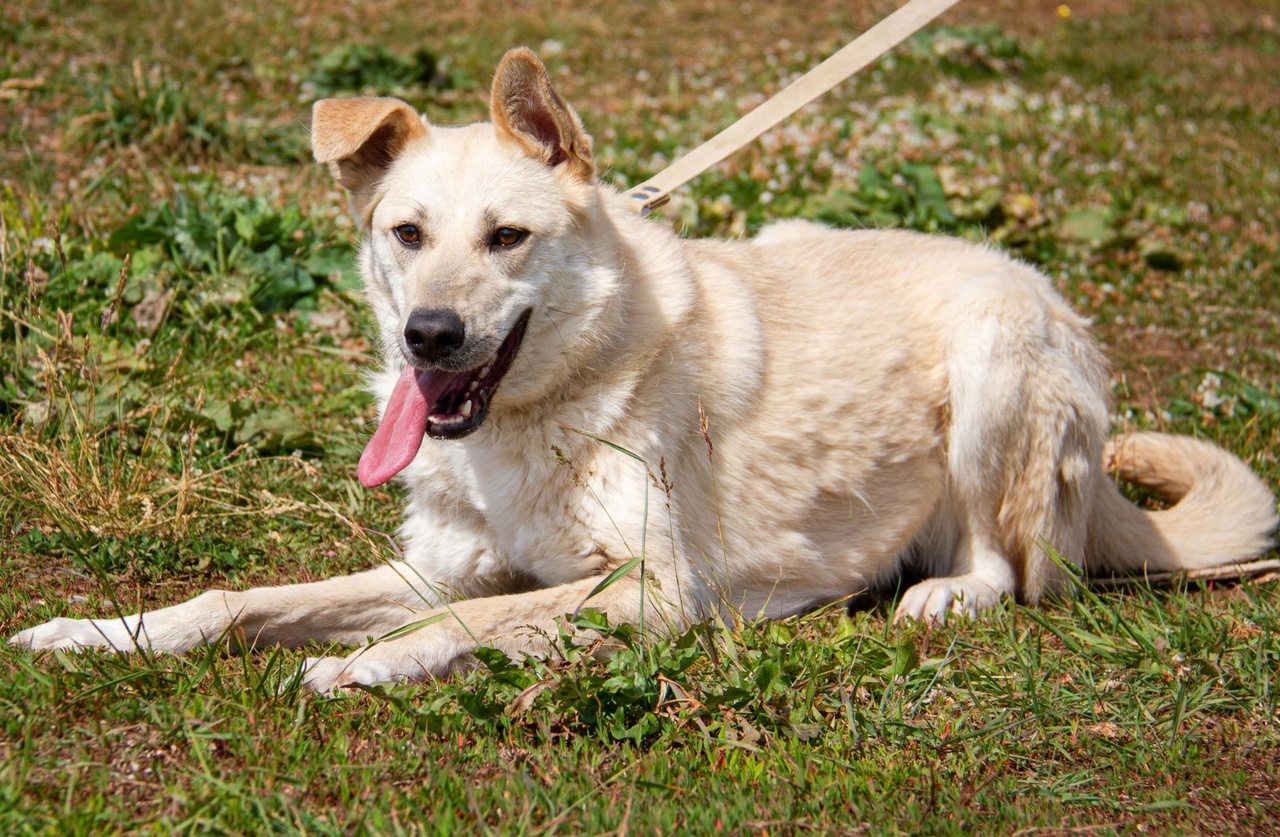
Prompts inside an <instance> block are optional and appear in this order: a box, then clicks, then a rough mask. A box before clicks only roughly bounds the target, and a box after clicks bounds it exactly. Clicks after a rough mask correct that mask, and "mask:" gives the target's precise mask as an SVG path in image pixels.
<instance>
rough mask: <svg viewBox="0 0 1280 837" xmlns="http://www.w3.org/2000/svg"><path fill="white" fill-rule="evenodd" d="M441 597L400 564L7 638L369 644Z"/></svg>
mask: <svg viewBox="0 0 1280 837" xmlns="http://www.w3.org/2000/svg"><path fill="white" fill-rule="evenodd" d="M440 601H441V600H440V598H439V597H438V596H437V595H436V592H435V591H434V590H433V589H432V588H431V586H430V585H429V584H427V583H426V582H424V581H423V580H422V579H421V577H420V576H419V575H418V574H417V572H416V571H415V570H414V569H413V568H411V567H409V566H408V565H406V564H403V563H401V562H394V563H391V564H388V565H387V566H384V567H379V568H377V569H374V570H369V571H367V572H363V573H357V574H355V575H349V576H344V577H341V578H333V579H329V580H328V581H319V582H315V583H311V584H291V585H287V586H283V587H258V588H255V589H252V590H246V591H244V592H239V593H233V592H227V591H223V590H210V591H208V592H206V593H202V594H201V595H199V596H196V597H195V598H194V599H191V600H190V601H187V602H184V603H182V604H180V605H174V606H173V607H166V608H163V609H161V610H153V611H149V612H147V613H142V614H133V615H130V616H122V617H118V618H114V619H53V620H51V621H49V622H46V623H44V624H43V625H38V626H36V627H34V628H28V629H27V630H25V631H22V632H20V633H18V634H17V635H16V636H14V637H13V638H12V639H10V640H9V641H10V642H11V643H14V644H15V645H25V646H27V647H30V648H32V649H36V650H40V649H51V648H101V649H106V650H114V651H133V650H135V649H149V650H153V651H171V652H182V651H187V650H190V649H191V648H194V647H196V646H199V645H208V644H210V643H213V642H218V641H220V640H223V639H226V640H227V641H229V642H232V643H235V644H239V645H245V646H251V647H252V646H263V645H285V646H298V645H304V644H306V643H308V642H311V641H317V642H351V643H356V642H363V641H365V640H367V639H369V638H370V637H372V636H378V635H381V634H384V633H386V632H387V631H390V630H393V629H394V628H397V627H399V626H400V625H403V624H404V623H405V622H408V621H410V620H411V619H412V617H413V614H414V613H415V612H418V611H421V610H422V609H423V607H424V606H425V607H432V606H435V605H438V604H439V603H440Z"/></svg>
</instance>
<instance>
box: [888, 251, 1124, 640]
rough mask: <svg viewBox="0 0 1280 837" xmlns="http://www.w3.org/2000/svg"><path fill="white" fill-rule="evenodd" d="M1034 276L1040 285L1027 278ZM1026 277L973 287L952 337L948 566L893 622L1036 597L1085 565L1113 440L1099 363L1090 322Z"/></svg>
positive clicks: (961, 299) (962, 293)
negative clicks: (1104, 451) (1095, 499)
mask: <svg viewBox="0 0 1280 837" xmlns="http://www.w3.org/2000/svg"><path fill="white" fill-rule="evenodd" d="M1032 281H1034V279H1032ZM1036 291H1037V289H1036V288H1035V287H1034V286H1033V285H1029V284H1028V282H1027V280H1026V279H1025V278H1024V277H1022V276H1016V275H994V276H988V277H981V278H977V279H971V280H969V281H967V282H966V283H965V285H964V287H963V288H961V289H959V290H958V291H957V293H956V307H957V311H956V314H957V316H956V317H955V321H954V326H953V329H952V332H951V334H950V336H949V345H948V375H949V381H948V386H949V399H948V403H949V406H950V413H951V420H950V427H949V433H948V449H947V458H948V462H947V469H948V493H947V502H946V504H945V505H944V508H943V509H942V511H941V512H940V513H942V514H946V515H949V516H950V518H951V519H950V523H951V525H952V526H954V528H955V531H956V532H957V534H958V537H957V539H956V548H955V552H954V553H953V554H952V555H951V560H950V564H949V566H948V565H947V562H946V559H945V556H939V557H937V558H935V563H936V564H940V566H935V567H934V568H933V569H934V570H935V571H936V572H938V573H939V577H934V578H929V579H926V580H924V581H922V582H920V583H919V584H917V585H915V586H913V587H912V588H910V589H909V590H907V592H906V593H905V594H904V595H903V598H902V601H901V603H900V605H899V607H898V611H897V616H898V618H902V617H913V618H917V619H926V620H939V621H940V620H942V619H945V618H946V614H947V613H948V612H958V613H966V614H976V613H977V612H978V611H980V610H982V609H984V608H987V607H991V606H993V605H995V604H996V603H997V602H999V601H1000V599H1001V598H1002V597H1003V596H1006V595H1013V594H1017V595H1018V596H1019V597H1020V598H1022V599H1023V600H1026V601H1036V600H1038V599H1039V598H1040V597H1041V595H1043V594H1044V593H1045V592H1048V591H1050V590H1058V589H1062V588H1063V587H1064V586H1065V584H1066V579H1065V577H1064V576H1063V574H1062V570H1061V569H1060V568H1059V567H1058V565H1057V564H1056V563H1055V562H1054V561H1053V560H1052V559H1051V558H1050V557H1049V554H1048V552H1047V550H1048V549H1050V548H1051V549H1053V550H1056V551H1057V552H1058V553H1059V554H1060V555H1061V556H1062V557H1064V558H1065V559H1066V560H1068V561H1070V562H1072V563H1075V564H1077V565H1079V564H1081V563H1082V562H1083V560H1084V541H1085V535H1086V529H1087V523H1088V519H1089V510H1090V505H1089V503H1090V499H1091V494H1090V490H1091V488H1092V487H1093V485H1094V482H1093V481H1094V479H1095V478H1096V471H1097V469H1098V468H1099V466H1100V457H1101V445H1102V440H1103V439H1104V437H1105V433H1106V422H1107V413H1106V402H1105V399H1104V397H1103V395H1102V392H1103V390H1102V386H1103V384H1102V371H1101V370H1102V366H1101V363H1100V360H1099V358H1098V356H1097V354H1096V351H1095V350H1094V349H1093V347H1092V344H1091V343H1090V342H1089V341H1088V339H1087V336H1086V335H1085V334H1084V330H1083V328H1084V326H1083V323H1082V322H1081V321H1080V320H1079V319H1078V318H1076V317H1075V316H1074V315H1073V314H1071V313H1070V312H1069V311H1067V310H1066V309H1065V307H1064V306H1061V304H1060V303H1057V302H1056V300H1053V299H1052V298H1047V297H1046V295H1045V294H1042V293H1037V292H1036Z"/></svg>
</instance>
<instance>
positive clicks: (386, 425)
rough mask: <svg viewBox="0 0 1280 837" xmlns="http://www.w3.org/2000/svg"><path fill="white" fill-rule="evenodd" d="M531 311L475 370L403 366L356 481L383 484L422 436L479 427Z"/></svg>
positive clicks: (457, 434) (456, 434) (453, 434)
mask: <svg viewBox="0 0 1280 837" xmlns="http://www.w3.org/2000/svg"><path fill="white" fill-rule="evenodd" d="M530 313H532V309H530V310H529V311H525V312H524V313H523V314H521V315H520V319H519V320H517V321H516V324H515V326H514V327H513V328H512V329H511V333H510V334H508V335H507V337H506V339H505V340H503V341H502V345H501V346H499V347H498V352H497V354H495V355H494V356H493V359H492V360H489V361H487V362H485V363H483V364H481V365H480V366H478V367H476V368H475V369H470V370H467V371H464V372H449V371H446V370H443V369H426V370H423V369H417V368H415V367H413V366H406V367H405V370H404V373H403V374H402V375H401V376H400V380H399V381H397V382H396V387H395V389H394V390H392V392H391V399H390V400H389V401H388V402H387V409H386V411H385V412H384V413H383V415H382V422H381V424H379V425H378V429H377V431H375V432H374V434H373V438H372V439H370V440H369V444H368V445H367V446H366V447H365V449H364V453H363V454H361V456H360V465H359V466H358V467H357V468H356V475H357V476H358V477H359V478H360V484H361V485H363V486H364V487H365V488H373V487H374V486H376V485H382V484H383V483H384V482H386V481H387V480H389V479H391V478H392V477H394V476H395V475H396V474H398V473H400V472H401V471H402V470H404V468H405V467H406V466H408V464H409V463H410V462H412V461H413V458H414V457H415V456H417V454H418V448H419V447H421V445H422V437H423V436H434V437H435V438H438V439H460V438H462V437H463V436H466V435H467V434H468V433H471V432H472V431H473V430H475V429H476V428H477V427H479V426H480V424H481V423H482V422H483V421H484V417H485V414H486V413H488V412H489V402H490V400H492V398H493V393H494V392H495V391H496V390H497V389H498V384H499V382H501V381H502V378H503V376H504V375H506V374H507V370H508V369H510V368H511V363H512V362H513V361H514V360H515V359H516V355H517V354H518V353H519V351H520V341H521V340H522V339H523V338H524V330H525V327H526V326H528V324H529V315H530Z"/></svg>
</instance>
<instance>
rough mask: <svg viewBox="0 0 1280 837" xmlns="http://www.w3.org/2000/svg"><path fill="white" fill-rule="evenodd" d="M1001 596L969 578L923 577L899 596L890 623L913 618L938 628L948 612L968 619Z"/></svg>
mask: <svg viewBox="0 0 1280 837" xmlns="http://www.w3.org/2000/svg"><path fill="white" fill-rule="evenodd" d="M1002 595H1003V591H1001V590H997V589H996V588H995V587H993V586H992V585H991V584H990V583H989V582H988V581H986V580H985V579H981V578H976V577H974V576H972V575H957V576H944V577H942V578H927V579H925V580H924V581H921V582H920V583H919V584H916V585H914V586H912V587H910V588H909V589H908V590H907V592H905V593H903V594H902V601H900V602H899V603H898V609H897V611H895V612H894V614H893V620H894V621H895V622H900V621H902V620H903V619H917V620H919V621H921V622H928V623H930V624H937V625H941V624H942V623H944V622H946V621H947V614H948V613H954V614H957V615H960V616H968V617H970V618H972V617H975V616H977V615H978V613H979V612H980V611H983V610H986V609H987V608H990V607H995V606H996V605H997V604H999V603H1000V597H1001V596H1002Z"/></svg>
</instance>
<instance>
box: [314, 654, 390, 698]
mask: <svg viewBox="0 0 1280 837" xmlns="http://www.w3.org/2000/svg"><path fill="white" fill-rule="evenodd" d="M412 679H414V678H413V677H412V676H411V675H409V674H405V673H403V672H398V671H396V670H395V668H393V667H392V666H391V665H389V664H388V663H386V662H383V661H380V660H377V659H375V658H373V657H372V656H367V655H365V654H362V653H360V652H356V653H355V654H352V655H351V656H350V657H308V658H307V661H306V662H305V663H303V664H302V686H303V688H305V689H309V690H311V691H313V692H318V693H320V694H322V695H330V696H332V695H335V694H337V692H338V690H339V689H343V688H347V687H351V686H372V685H374V684H375V683H403V682H406V681H409V680H412Z"/></svg>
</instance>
